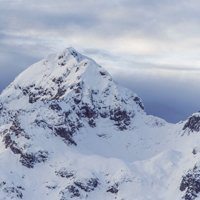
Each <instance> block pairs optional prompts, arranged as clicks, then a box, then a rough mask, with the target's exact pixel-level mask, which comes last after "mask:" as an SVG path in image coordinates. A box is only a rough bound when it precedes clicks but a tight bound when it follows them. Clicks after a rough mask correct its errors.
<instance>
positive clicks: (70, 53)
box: [58, 47, 86, 62]
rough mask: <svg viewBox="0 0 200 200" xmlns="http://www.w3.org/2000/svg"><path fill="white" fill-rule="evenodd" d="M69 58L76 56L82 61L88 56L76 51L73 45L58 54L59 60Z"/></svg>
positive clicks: (77, 59)
mask: <svg viewBox="0 0 200 200" xmlns="http://www.w3.org/2000/svg"><path fill="white" fill-rule="evenodd" d="M69 58H74V59H76V61H77V62H81V61H82V60H83V59H84V58H86V57H85V56H83V55H82V54H80V53H79V52H78V51H76V50H75V49H74V48H73V47H68V48H66V49H64V50H63V51H62V52H60V53H59V54H58V60H60V59H63V60H68V59H69Z"/></svg>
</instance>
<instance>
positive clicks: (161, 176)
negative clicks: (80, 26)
mask: <svg viewBox="0 0 200 200" xmlns="http://www.w3.org/2000/svg"><path fill="white" fill-rule="evenodd" d="M199 122H200V117H199V113H196V114H193V115H192V116H191V117H189V118H188V119H187V120H186V121H184V122H180V123H178V124H170V123H167V122H166V121H164V120H162V119H160V118H157V117H155V116H150V115H146V113H145V111H144V105H143V103H142V101H141V99H140V98H139V97H138V96H137V95H136V94H135V93H133V92H132V91H130V90H129V89H126V88H123V87H121V86H119V85H118V84H117V83H116V82H115V81H114V80H113V79H112V77H111V75H110V74H109V73H108V72H107V71H106V70H105V69H103V67H101V66H99V65H98V64H97V63H96V62H95V61H94V60H92V59H90V58H88V57H86V56H84V55H82V54H80V53H79V52H77V51H76V50H75V49H73V48H67V49H65V50H64V51H62V52H60V53H58V54H52V55H49V56H47V57H46V58H45V59H43V60H41V61H39V62H37V63H35V64H33V65H31V66H30V67H29V68H27V70H25V71H24V72H22V73H21V74H20V75H19V76H18V77H17V78H16V79H15V80H14V81H13V82H12V83H11V84H10V85H9V86H8V87H7V88H6V89H5V90H4V91H3V92H2V94H1V95H0V139H1V140H0V199H4V200H8V199H9V200H10V199H16V200H19V199H24V200H32V199H34V200H35V199H44V200H45V199H46V200H47V199H48V200H55V199H60V200H69V199H74V200H80V199H88V200H93V199H97V200H102V199H105V200H114V199H118V200H122V199H123V200H132V199H133V198H134V199H137V200H147V199H149V200H169V199H175V200H181V199H185V200H194V199H197V198H198V197H199V192H200V191H199V190H198V188H199V187H198V186H199V185H198V184H199V177H200V173H199V171H200V170H199V169H200V167H199V164H198V160H199V156H200V154H199V149H200V148H199V144H200V138H199V131H200V130H199V129H200V128H199V127H200V125H199V124H200V123H199ZM30 180H31V181H30Z"/></svg>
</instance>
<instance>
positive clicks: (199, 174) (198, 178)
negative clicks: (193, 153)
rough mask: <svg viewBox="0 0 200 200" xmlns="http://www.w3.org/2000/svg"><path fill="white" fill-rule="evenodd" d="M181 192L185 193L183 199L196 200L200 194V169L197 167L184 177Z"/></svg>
mask: <svg viewBox="0 0 200 200" xmlns="http://www.w3.org/2000/svg"><path fill="white" fill-rule="evenodd" d="M180 190H181V191H182V192H183V191H185V195H184V196H183V199H185V200H194V199H196V198H197V197H198V196H199V193H200V167H199V166H198V167H197V166H195V167H194V168H193V169H191V170H189V171H188V172H187V174H186V175H185V176H183V178H182V181H181V185H180Z"/></svg>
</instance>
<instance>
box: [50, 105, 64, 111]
mask: <svg viewBox="0 0 200 200" xmlns="http://www.w3.org/2000/svg"><path fill="white" fill-rule="evenodd" d="M49 107H50V108H51V109H52V110H57V111H60V110H62V108H61V107H60V106H59V104H57V103H52V104H51V105H50V106H49Z"/></svg>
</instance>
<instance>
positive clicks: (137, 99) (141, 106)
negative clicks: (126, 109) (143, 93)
mask: <svg viewBox="0 0 200 200" xmlns="http://www.w3.org/2000/svg"><path fill="white" fill-rule="evenodd" d="M134 101H135V102H136V103H137V104H138V105H139V106H140V108H142V110H144V105H143V103H142V101H141V99H140V98H139V97H135V98H134Z"/></svg>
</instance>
